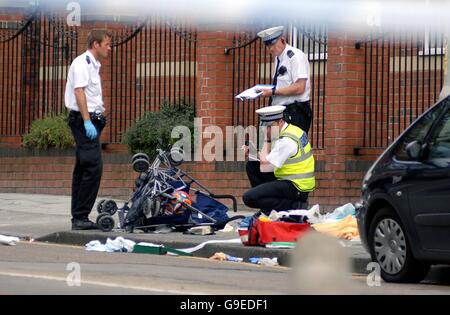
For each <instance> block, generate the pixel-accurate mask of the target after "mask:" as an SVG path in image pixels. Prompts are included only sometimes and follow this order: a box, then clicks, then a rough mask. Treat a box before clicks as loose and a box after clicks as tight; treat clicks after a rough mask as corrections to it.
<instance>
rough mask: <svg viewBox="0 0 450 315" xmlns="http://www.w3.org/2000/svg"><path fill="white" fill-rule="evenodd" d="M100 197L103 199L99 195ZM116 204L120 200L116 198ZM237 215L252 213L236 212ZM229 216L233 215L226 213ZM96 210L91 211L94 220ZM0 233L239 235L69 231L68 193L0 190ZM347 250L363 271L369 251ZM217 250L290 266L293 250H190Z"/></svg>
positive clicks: (353, 245) (183, 239)
mask: <svg viewBox="0 0 450 315" xmlns="http://www.w3.org/2000/svg"><path fill="white" fill-rule="evenodd" d="M98 199H99V200H100V199H107V198H102V197H99V198H98ZM116 202H117V203H118V205H119V206H121V205H123V201H120V200H116ZM237 214H238V215H245V216H247V215H252V214H253V213H250V212H245V211H240V212H238V213H237ZM229 215H230V216H232V215H234V214H233V213H229ZM96 216H97V213H96V211H93V212H92V214H91V219H92V220H93V221H95V218H96ZM0 235H9V236H18V237H21V238H26V239H34V240H35V241H36V242H48V243H56V244H66V245H76V246H84V245H85V244H87V243H88V242H90V241H92V240H99V241H101V242H105V241H106V239H107V238H115V237H118V236H122V237H124V238H126V239H130V240H133V241H136V242H149V243H154V244H163V245H166V246H170V247H173V248H177V249H185V248H191V247H194V246H197V245H199V244H201V243H204V242H206V241H213V240H231V239H237V238H239V236H238V234H237V232H236V231H233V232H228V233H226V232H220V231H218V232H216V234H214V235H207V236H200V235H186V234H182V233H177V232H171V233H164V234H162V233H161V234H155V233H133V234H130V233H124V232H120V231H112V232H109V233H104V232H102V231H71V223H70V196H52V195H33V194H2V193H0ZM340 243H341V244H342V246H343V247H346V249H347V250H348V252H350V253H351V260H352V266H353V270H352V271H353V272H354V273H362V274H367V273H369V271H368V270H367V265H368V264H369V263H370V257H369V254H368V253H367V252H366V251H365V249H364V248H363V247H362V245H361V243H360V242H354V241H340ZM217 252H224V253H226V254H228V255H231V256H234V257H242V258H244V259H245V260H247V259H248V258H250V257H277V258H278V260H279V262H280V265H282V266H290V265H291V262H290V261H291V258H292V256H293V251H292V250H288V249H266V248H263V247H245V246H243V245H242V244H208V245H206V246H205V247H204V248H203V249H201V250H198V251H196V252H194V256H195V257H204V258H209V257H211V256H212V255H214V254H215V253H217Z"/></svg>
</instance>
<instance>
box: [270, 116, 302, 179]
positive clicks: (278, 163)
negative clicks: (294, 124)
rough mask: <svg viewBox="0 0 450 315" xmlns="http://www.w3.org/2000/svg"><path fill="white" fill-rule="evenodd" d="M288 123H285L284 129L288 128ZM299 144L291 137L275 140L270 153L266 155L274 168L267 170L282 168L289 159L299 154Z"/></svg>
mask: <svg viewBox="0 0 450 315" xmlns="http://www.w3.org/2000/svg"><path fill="white" fill-rule="evenodd" d="M287 127H288V124H287V123H286V124H284V126H283V128H282V130H284V129H286V128H287ZM297 151H298V144H297V143H296V142H295V141H294V140H293V139H291V138H288V137H282V138H280V139H278V140H277V141H276V142H275V145H274V146H273V148H272V150H271V151H270V153H269V154H268V155H267V156H266V160H267V161H269V162H270V164H271V165H272V169H271V170H269V169H267V170H265V171H267V172H273V171H274V169H275V168H280V167H282V166H283V165H284V163H286V161H287V159H289V158H290V157H292V156H294V155H296V154H297Z"/></svg>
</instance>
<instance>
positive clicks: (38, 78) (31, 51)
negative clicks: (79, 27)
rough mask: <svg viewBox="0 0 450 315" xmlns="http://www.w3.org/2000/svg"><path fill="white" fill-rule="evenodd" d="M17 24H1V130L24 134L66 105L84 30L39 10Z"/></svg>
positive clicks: (4, 132) (6, 134)
mask: <svg viewBox="0 0 450 315" xmlns="http://www.w3.org/2000/svg"><path fill="white" fill-rule="evenodd" d="M18 25H20V27H19V28H18V29H15V30H13V31H12V30H0V34H1V35H0V62H1V69H0V82H1V91H0V109H1V118H0V135H1V136H21V135H23V134H24V133H26V132H28V130H29V127H30V125H31V123H32V122H33V121H34V120H36V119H40V118H43V117H45V116H47V115H49V114H54V113H56V114H57V113H60V112H61V111H62V110H63V108H64V89H65V80H66V76H67V71H68V68H69V65H70V63H71V61H72V59H73V58H74V57H76V54H77V50H78V34H77V32H76V30H75V29H74V28H71V27H69V26H67V25H66V22H65V19H63V18H61V17H59V16H57V15H55V14H44V13H43V12H42V11H40V10H37V11H35V12H33V13H32V14H31V16H29V17H27V18H24V20H23V21H21V22H19V23H18Z"/></svg>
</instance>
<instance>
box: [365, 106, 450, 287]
mask: <svg viewBox="0 0 450 315" xmlns="http://www.w3.org/2000/svg"><path fill="white" fill-rule="evenodd" d="M405 118H406V117H405ZM357 208H358V209H357V220H358V227H359V232H360V234H361V240H362V242H363V244H364V245H365V247H366V249H367V250H368V251H369V252H370V254H371V256H372V260H373V261H375V262H377V263H379V265H380V266H381V276H382V278H383V279H384V280H385V281H388V282H420V281H421V280H423V279H424V278H425V277H426V275H427V273H428V271H429V269H430V266H431V265H433V264H450V97H447V98H445V99H444V100H442V101H440V102H438V103H437V104H435V105H434V106H433V107H432V108H430V109H429V110H428V111H427V112H425V113H424V114H423V115H421V116H420V117H419V118H418V119H417V120H416V121H415V122H414V123H413V124H412V125H411V126H410V127H409V128H408V129H407V130H406V131H405V132H403V134H402V135H400V137H399V138H398V139H397V140H396V141H395V142H394V143H393V144H392V145H391V146H390V147H389V148H388V149H387V150H386V151H385V152H384V153H383V154H382V155H381V156H380V157H379V159H378V160H377V161H376V162H375V163H374V164H373V166H372V167H371V168H370V170H369V171H368V172H367V174H366V176H365V177H364V180H363V187H362V202H361V204H360V205H358V207H357Z"/></svg>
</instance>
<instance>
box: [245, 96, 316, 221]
mask: <svg viewBox="0 0 450 315" xmlns="http://www.w3.org/2000/svg"><path fill="white" fill-rule="evenodd" d="M284 111H285V107H284V106H279V105H276V106H270V107H265V108H262V109H259V110H257V111H256V112H257V113H258V114H259V115H260V121H261V125H262V126H265V127H267V128H269V129H268V131H270V130H271V129H272V128H275V129H278V130H280V131H279V135H278V136H276V135H274V134H273V133H272V134H271V133H270V132H269V133H268V134H267V136H266V138H265V143H264V145H263V148H262V149H261V152H260V153H259V160H260V163H254V164H251V165H253V166H256V165H258V166H259V168H258V169H256V168H255V167H252V168H247V173H248V176H249V179H250V182H251V184H252V187H253V188H252V189H250V190H249V191H247V192H246V193H245V194H244V196H243V201H244V204H245V205H246V206H248V207H250V208H257V209H261V210H262V212H264V213H266V214H269V213H270V212H271V211H272V210H277V211H285V210H292V209H306V208H307V207H308V196H309V193H310V192H312V191H313V190H314V189H315V187H316V180H315V175H314V171H315V170H314V167H315V166H314V164H315V163H314V156H313V154H312V148H311V145H310V143H309V140H308V135H307V133H306V132H304V131H303V130H302V129H300V128H299V127H297V126H295V125H293V124H288V123H287V122H286V121H285V120H284V118H283V117H284ZM272 138H274V139H275V141H274V143H272V140H271V139H272Z"/></svg>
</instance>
